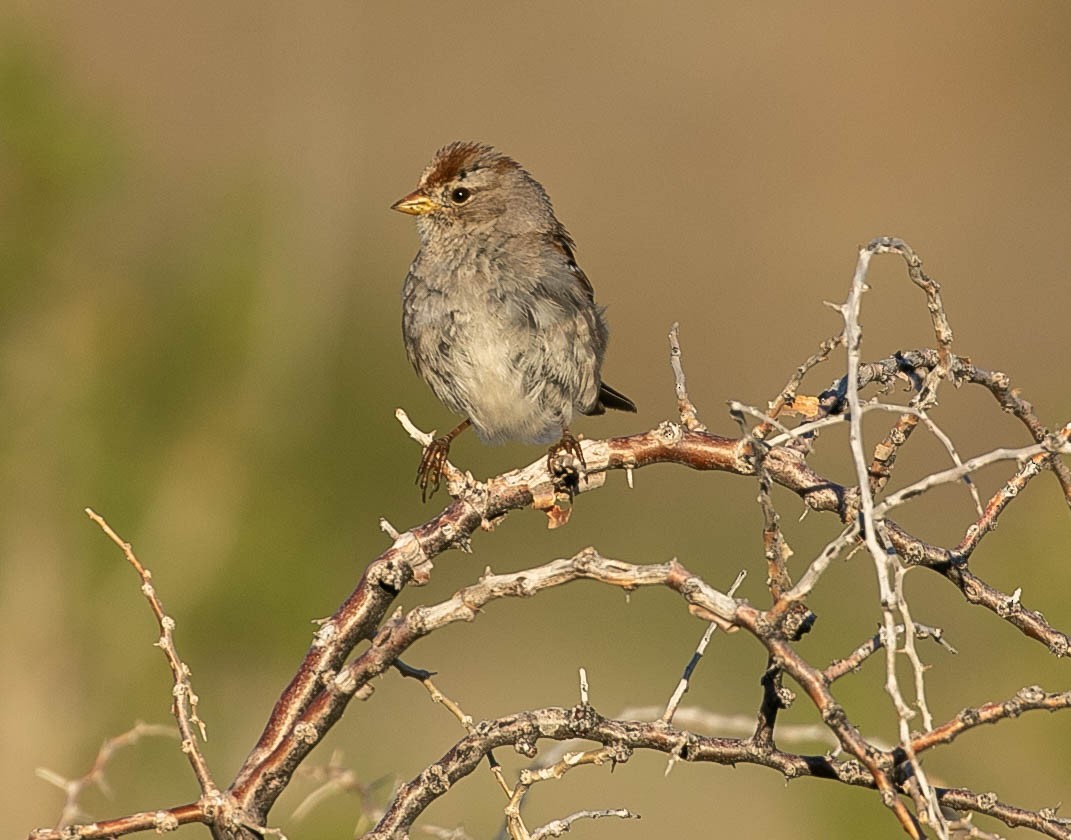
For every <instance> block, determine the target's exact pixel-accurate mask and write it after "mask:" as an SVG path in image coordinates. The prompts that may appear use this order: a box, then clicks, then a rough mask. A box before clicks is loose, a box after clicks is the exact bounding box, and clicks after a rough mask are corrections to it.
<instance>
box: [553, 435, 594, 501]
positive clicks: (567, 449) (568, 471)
mask: <svg viewBox="0 0 1071 840" xmlns="http://www.w3.org/2000/svg"><path fill="white" fill-rule="evenodd" d="M562 455H566V456H572V457H573V458H574V459H575V460H576V462H577V463H579V464H580V469H581V470H587V468H588V465H587V462H586V461H585V460H584V450H583V449H581V448H580V441H579V440H577V439H576V438H575V437H574V436H573V435H572V434H571V433H570V432H569V431H568V430H566V431H564V432H563V433H562V439H561V440H559V441H558V442H557V443H556V444H554V445H553V446H552V447H550V449H549V450H547V470H548V471H549V472H550V474H551V475H556V476H560V477H561V478H562V481H563V483H564V484H565V487H566V489H567V490H568V491H569V495H570V496H571V495H572V494H573V491H574V490H576V489H577V487H579V485H580V473H579V471H577V470H575V469H572V468H570V467H565V468H563V465H562V464H561V463H560V462H559V461H558V458H559V456H562Z"/></svg>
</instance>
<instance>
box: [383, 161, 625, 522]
mask: <svg viewBox="0 0 1071 840" xmlns="http://www.w3.org/2000/svg"><path fill="white" fill-rule="evenodd" d="M391 209H392V210H397V211H399V212H401V213H406V214H409V215H412V216H415V217H416V227H417V232H418V235H419V239H420V248H419V250H418V252H417V254H416V257H414V259H413V261H412V263H411V264H410V266H409V272H408V274H407V276H406V278H405V283H404V285H403V288H402V336H403V340H404V343H405V350H406V355H407V356H408V358H409V361H410V362H411V363H412V365H413V367H414V368H415V369H416V372H417V373H418V374H419V375H420V377H421V378H423V380H424V381H425V382H426V383H427V384H428V385H429V386H430V387H431V390H432V391H433V392H434V393H435V396H436V397H438V398H439V400H440V401H441V402H442V403H443V404H444V405H445V406H446V407H447V408H448V409H450V411H452V412H453V413H454V414H457V415H459V416H461V417H463V418H464V419H463V420H462V422H461V423H459V424H458V425H457V426H456V427H455V428H454V429H453V430H452V431H450V432H448V433H447V434H445V435H442V436H441V437H438V438H435V439H434V440H433V441H432V442H431V443H429V444H428V445H427V446H426V447H425V448H424V451H423V453H422V456H421V460H420V465H419V467H418V469H417V484H418V485H419V487H420V491H421V498H422V499H423V500H424V501H426V500H427V499H428V497H429V495H433V494H434V493H435V492H436V491H437V490H438V488H439V483H440V480H441V478H442V473H443V469H444V465H445V463H446V458H447V455H448V453H449V450H450V444H451V442H452V441H453V440H454V438H456V437H457V436H458V435H459V434H461V433H462V432H463V431H465V429H467V428H469V427H470V426H471V427H472V428H473V429H474V430H475V431H476V434H477V435H478V436H479V437H480V439H481V440H482V441H483V442H485V443H489V444H496V443H502V442H504V441H509V440H513V441H520V442H525V443H533V444H536V443H542V444H545V443H550V442H552V441H555V440H557V443H556V444H555V445H554V446H552V447H551V448H550V450H549V452H548V456H547V459H548V469H549V470H551V472H553V470H554V466H553V459H554V457H555V456H556V455H557V454H558V453H562V452H564V453H569V454H572V455H574V456H575V458H576V460H577V461H578V462H579V463H580V465H581V466H582V467H584V468H586V466H587V465H586V464H585V462H584V456H583V452H582V450H581V448H580V443H579V441H578V440H577V439H576V438H575V437H573V435H572V434H571V433H570V431H569V426H570V424H571V423H572V420H573V415H574V412H579V413H580V414H585V415H595V414H603V413H604V412H605V411H606V409H608V408H612V409H616V410H619V411H631V412H634V411H636V405H635V403H633V402H632V400H630V399H629V398H628V397H626V396H625V395H624V394H622V393H621V392H620V391H618V390H616V389H614V388H612V387H610V386H609V385H607V384H606V383H605V382H603V381H602V376H601V369H602V363H603V358H604V357H605V355H606V345H607V340H608V338H609V331H608V328H607V324H606V318H605V315H604V307H602V306H599V305H597V304H596V303H595V292H594V289H593V288H592V285H591V282H590V281H589V280H588V278H587V275H586V274H584V271H583V270H582V269H581V268H580V266H579V265H578V264H577V261H576V257H575V255H574V253H575V250H576V244H575V243H574V241H573V238H572V236H570V235H569V232H568V231H567V230H566V229H565V226H564V225H563V224H562V223H561V222H559V221H558V219H557V217H556V216H555V214H554V208H553V206H552V205H551V202H550V198H549V197H548V196H547V192H546V190H544V189H543V186H542V185H541V184H540V183H539V182H538V181H537V180H536V179H535V178H533V177H532V176H531V175H530V174H529V173H528V172H527V171H526V170H525V169H524V168H523V167H522V166H521V165H520V164H519V163H517V162H516V161H515V160H513V159H512V158H510V157H508V156H506V155H505V154H503V153H501V152H500V151H498V150H497V149H496V148H494V147H493V146H489V145H486V144H484V143H480V142H476V141H455V142H453V143H449V144H448V145H446V146H443V147H442V148H441V149H439V150H438V151H437V152H436V153H435V155H434V157H432V159H431V162H430V163H429V164H428V165H427V167H426V168H425V169H424V172H423V174H422V175H421V177H420V181H419V184H418V186H417V188H416V189H415V190H413V191H412V192H410V193H408V194H407V195H405V196H403V197H402V198H400V199H398V201H396V202H394V204H392V205H391ZM429 488H430V493H429Z"/></svg>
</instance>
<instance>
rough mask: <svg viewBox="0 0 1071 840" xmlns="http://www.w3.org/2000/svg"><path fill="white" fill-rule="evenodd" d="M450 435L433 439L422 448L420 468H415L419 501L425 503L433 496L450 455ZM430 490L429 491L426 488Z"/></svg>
mask: <svg viewBox="0 0 1071 840" xmlns="http://www.w3.org/2000/svg"><path fill="white" fill-rule="evenodd" d="M452 439H453V438H451V437H450V435H443V436H442V437H438V438H435V440H433V441H432V442H431V443H429V444H428V445H427V446H425V447H424V453H423V454H422V455H421V456H420V466H419V467H417V478H416V483H417V485H418V486H419V487H420V501H422V502H426V501H427V500H428V499H429V498H431V497H432V496H434V495H435V493H436V492H437V491H438V489H439V483H440V481H442V477H443V470H444V469H445V467H446V456H447V455H449V454H450V441H451V440H452ZM429 486H430V488H431V490H430V491H429V490H428V488H429Z"/></svg>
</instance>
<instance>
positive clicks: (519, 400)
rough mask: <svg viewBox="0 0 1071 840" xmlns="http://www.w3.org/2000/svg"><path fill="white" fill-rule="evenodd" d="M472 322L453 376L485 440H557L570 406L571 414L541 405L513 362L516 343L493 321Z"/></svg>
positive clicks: (567, 421)
mask: <svg viewBox="0 0 1071 840" xmlns="http://www.w3.org/2000/svg"><path fill="white" fill-rule="evenodd" d="M472 326H474V327H475V328H474V329H471V330H470V331H468V332H467V335H466V336H465V339H464V341H463V342H462V343H461V344H460V345H459V346H458V347H456V348H455V350H456V351H459V352H456V353H455V357H454V358H455V360H456V361H457V363H458V364H460V365H463V366H464V367H465V368H466V370H465V372H464V374H463V375H461V376H459V377H458V381H459V382H463V383H464V390H465V391H466V392H467V393H465V402H466V403H467V405H466V406H465V408H466V409H467V413H468V416H469V419H471V420H472V425H473V427H474V428H475V429H476V432H477V433H478V434H479V435H480V437H481V438H482V439H483V440H484V441H486V442H487V443H502V442H504V441H507V440H519V441H524V442H526V443H551V442H553V441H555V440H558V438H560V437H561V434H562V428H563V427H564V426H566V425H568V423H569V421H570V420H571V419H572V406H568V407H566V408H565V411H566V412H567V413H568V414H569V415H570V416H569V417H563V416H562V414H561V413H559V412H558V411H554V410H552V409H548V406H546V405H545V404H544V405H540V399H539V392H538V391H535V392H533V391H530V390H528V389H527V388H526V384H525V380H526V377H525V375H524V371H522V370H521V369H519V368H518V367H517V366H516V364H515V362H514V359H516V358H517V357H518V354H519V352H520V348H519V347H516V346H511V342H510V341H509V340H508V338H507V336H506V334H504V333H503V331H502V330H498V329H494V328H493V325H479V326H476V325H472ZM554 408H561V406H560V405H559V406H554Z"/></svg>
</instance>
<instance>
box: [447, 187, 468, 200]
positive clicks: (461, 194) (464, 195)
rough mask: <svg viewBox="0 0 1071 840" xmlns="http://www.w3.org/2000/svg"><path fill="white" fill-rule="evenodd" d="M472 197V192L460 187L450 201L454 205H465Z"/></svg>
mask: <svg viewBox="0 0 1071 840" xmlns="http://www.w3.org/2000/svg"><path fill="white" fill-rule="evenodd" d="M471 197H472V192H470V191H469V190H467V189H465V188H464V187H458V188H457V189H456V190H454V191H453V192H452V193H450V200H451V201H452V202H454V204H464V203H465V202H466V201H468V200H469V199H470V198H471Z"/></svg>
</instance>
